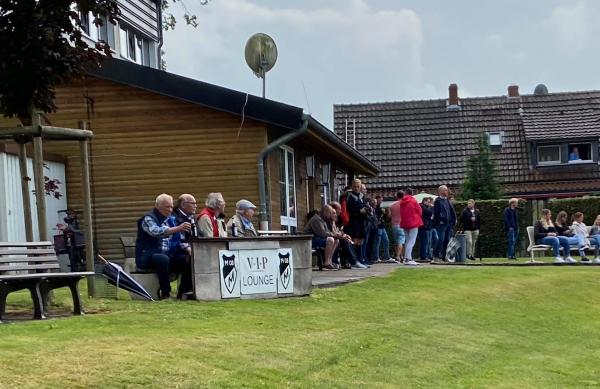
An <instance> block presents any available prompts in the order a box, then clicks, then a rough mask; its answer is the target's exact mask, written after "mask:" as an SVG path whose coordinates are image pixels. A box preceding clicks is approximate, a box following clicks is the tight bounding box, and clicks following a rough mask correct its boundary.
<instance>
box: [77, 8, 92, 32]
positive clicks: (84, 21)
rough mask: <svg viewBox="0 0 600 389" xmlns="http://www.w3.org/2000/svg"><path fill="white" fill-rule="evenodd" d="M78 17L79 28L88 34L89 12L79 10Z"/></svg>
mask: <svg viewBox="0 0 600 389" xmlns="http://www.w3.org/2000/svg"><path fill="white" fill-rule="evenodd" d="M79 19H80V20H81V30H82V31H83V33H84V34H85V35H87V36H90V30H91V28H90V25H91V19H90V14H89V13H87V12H79Z"/></svg>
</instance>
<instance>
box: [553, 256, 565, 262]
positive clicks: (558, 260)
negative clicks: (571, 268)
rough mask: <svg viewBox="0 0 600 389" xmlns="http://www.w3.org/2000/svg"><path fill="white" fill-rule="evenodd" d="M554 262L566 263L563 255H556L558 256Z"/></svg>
mask: <svg viewBox="0 0 600 389" xmlns="http://www.w3.org/2000/svg"><path fill="white" fill-rule="evenodd" d="M554 263H565V260H564V259H562V258H561V257H556V258H554Z"/></svg>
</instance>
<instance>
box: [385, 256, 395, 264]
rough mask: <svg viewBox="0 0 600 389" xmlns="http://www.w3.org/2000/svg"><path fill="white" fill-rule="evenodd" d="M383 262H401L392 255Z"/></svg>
mask: <svg viewBox="0 0 600 389" xmlns="http://www.w3.org/2000/svg"><path fill="white" fill-rule="evenodd" d="M383 262H385V263H399V262H398V261H396V259H394V258H391V257H390V258H388V259H386V260H384V261H383Z"/></svg>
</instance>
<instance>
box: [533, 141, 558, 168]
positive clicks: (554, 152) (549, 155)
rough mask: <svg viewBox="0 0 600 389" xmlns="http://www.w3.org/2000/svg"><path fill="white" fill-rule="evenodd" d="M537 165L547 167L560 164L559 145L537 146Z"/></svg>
mask: <svg viewBox="0 0 600 389" xmlns="http://www.w3.org/2000/svg"><path fill="white" fill-rule="evenodd" d="M537 151H538V158H537V159H538V164H540V165H548V164H556V163H561V155H560V145H552V146H538V149H537Z"/></svg>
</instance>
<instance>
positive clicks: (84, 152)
mask: <svg viewBox="0 0 600 389" xmlns="http://www.w3.org/2000/svg"><path fill="white" fill-rule="evenodd" d="M83 129H84V130H85V123H84V124H83ZM79 155H80V158H81V187H82V189H83V199H82V201H83V218H84V220H85V227H86V228H85V263H86V268H87V271H92V272H93V271H94V259H95V256H94V233H93V232H94V230H93V225H92V196H91V191H90V166H89V153H88V141H87V139H86V140H80V141H79ZM87 284H88V296H90V297H96V286H95V282H94V277H93V276H92V277H88V278H87Z"/></svg>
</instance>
